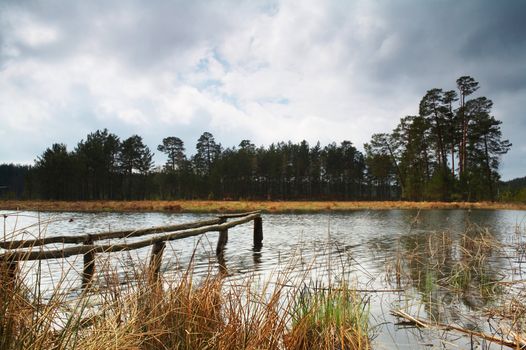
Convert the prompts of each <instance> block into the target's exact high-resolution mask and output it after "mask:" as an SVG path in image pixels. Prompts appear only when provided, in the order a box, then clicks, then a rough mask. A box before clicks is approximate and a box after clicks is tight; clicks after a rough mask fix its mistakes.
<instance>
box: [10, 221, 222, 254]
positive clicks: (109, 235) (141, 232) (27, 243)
mask: <svg viewBox="0 0 526 350" xmlns="http://www.w3.org/2000/svg"><path fill="white" fill-rule="evenodd" d="M219 223H221V219H220V218H214V219H209V220H203V221H197V222H191V223H184V224H177V225H169V226H159V227H151V228H144V229H138V230H123V231H113V232H103V233H98V234H92V235H79V236H54V237H46V238H40V239H32V240H17V241H8V242H0V248H3V249H18V248H31V247H38V246H42V245H46V244H52V243H63V244H76V243H77V244H78V243H83V242H85V241H86V240H88V239H91V240H93V241H100V240H105V239H117V238H131V237H140V236H145V235H149V234H154V233H164V232H174V231H183V230H188V229H193V228H199V227H203V226H210V225H215V224H219Z"/></svg>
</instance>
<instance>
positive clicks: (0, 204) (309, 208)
mask: <svg viewBox="0 0 526 350" xmlns="http://www.w3.org/2000/svg"><path fill="white" fill-rule="evenodd" d="M0 209H2V210H34V211H75V212H105V211H116V212H191V213H210V212H244V211H253V210H261V211H263V212H267V213H288V212H305V213H309V212H313V213H314V212H324V211H351V210H360V209H372V210H386V209H424V210H425V209H512V210H526V204H518V203H500V202H475V203H472V202H404V201H389V202H388V201H384V202H339V201H323V202H317V201H280V202H278V201H201V200H195V201H186V200H184V201H183V200H181V201H150V200H145V201H15V200H3V201H0Z"/></svg>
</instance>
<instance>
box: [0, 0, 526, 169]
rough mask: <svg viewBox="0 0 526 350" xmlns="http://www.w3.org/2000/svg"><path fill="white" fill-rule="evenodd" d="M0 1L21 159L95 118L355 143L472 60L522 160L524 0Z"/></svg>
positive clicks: (134, 127) (6, 116)
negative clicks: (424, 0) (476, 0)
mask: <svg viewBox="0 0 526 350" xmlns="http://www.w3.org/2000/svg"><path fill="white" fill-rule="evenodd" d="M0 6H1V8H0V121H1V123H2V127H1V128H0V135H1V138H0V161H2V162H5V161H15V162H16V161H22V162H30V161H31V160H32V159H34V158H35V157H36V156H37V155H38V154H40V153H41V152H42V151H43V150H44V149H45V148H46V147H48V146H50V144H51V143H52V142H65V143H67V144H68V146H69V147H70V149H71V148H73V147H74V146H75V145H76V143H77V142H78V141H79V140H80V139H82V138H84V137H85V136H86V134H87V133H89V132H91V131H94V130H96V129H99V128H108V129H109V130H110V131H112V132H114V133H116V134H118V135H119V136H121V137H123V138H125V137H128V136H130V135H131V134H139V135H142V136H144V138H145V140H146V142H148V144H149V146H150V148H151V149H155V148H156V145H157V144H158V143H160V141H161V140H162V138H163V137H166V136H171V135H173V136H178V137H180V138H182V139H183V140H184V141H185V143H186V148H187V150H188V151H189V152H192V151H193V148H194V145H195V142H196V140H197V138H198V137H199V135H200V134H201V133H202V132H204V131H210V132H212V133H213V134H214V135H215V137H216V140H218V141H219V142H222V143H223V144H224V145H225V146H233V145H237V144H238V143H239V141H240V140H242V139H247V138H249V139H251V140H252V141H253V142H254V143H256V144H258V145H259V144H265V145H268V144H269V143H272V142H277V141H282V140H289V139H290V140H292V141H301V140H303V139H306V140H307V141H309V142H310V143H315V142H316V141H318V140H320V141H321V142H322V143H328V142H331V141H337V142H340V141H342V140H351V141H352V142H353V143H354V144H356V145H358V146H359V147H361V144H362V143H364V142H366V141H368V138H369V137H370V135H371V134H372V133H374V132H387V131H390V130H391V129H392V128H393V127H394V126H395V125H396V124H397V122H398V120H399V118H400V117H402V116H404V115H408V114H415V113H417V109H418V102H419V100H420V98H421V97H422V96H423V95H424V94H425V91H426V90H428V89H431V88H434V87H440V88H444V89H454V88H455V80H456V78H458V77H459V76H461V75H466V74H468V75H472V76H474V77H475V78H476V79H478V80H479V81H480V82H481V85H482V88H481V89H480V91H479V92H480V94H484V95H486V96H488V97H489V98H492V99H493V100H494V102H495V112H496V113H495V114H496V116H497V117H498V118H500V119H502V120H504V122H505V124H504V125H503V130H504V131H505V137H509V138H510V139H511V140H512V142H514V149H513V151H512V152H511V153H510V156H506V157H505V159H504V167H503V172H504V177H505V178H509V177H513V176H522V175H524V174H523V171H524V164H522V163H520V162H519V161H517V160H518V159H519V158H521V157H523V158H524V155H525V154H524V144H525V143H524V142H523V141H522V138H521V137H519V133H520V132H524V128H525V126H524V123H521V120H522V119H521V115H520V109H521V107H519V106H521V101H524V100H525V99H526V92H525V91H526V89H525V83H526V76H525V74H526V71H524V69H522V68H521V65H522V62H524V60H525V59H526V57H525V55H526V45H525V39H524V35H523V33H524V32H526V28H525V26H526V24H524V21H522V18H521V14H522V13H524V9H525V8H526V4H523V3H522V2H506V3H495V2H492V1H479V2H462V3H459V2H456V1H452V0H448V1H435V2H421V1H409V0H406V1H401V2H389V1H378V2H371V1H365V0H363V1H360V0H356V1H331V2H320V1H313V0H307V1H297V0H287V1H280V2H274V1H250V2H245V1H224V2H212V3H210V2H189V1H182V0H181V1H156V2H153V3H148V5H145V3H144V2H142V1H139V0H135V1H127V2H109V3H108V2H105V1H102V0H95V1H89V2H73V1H59V0H51V1H47V2H46V3H45V4H44V3H42V2H39V1H16V2H15V1H6V2H4V3H3V4H2V5H0ZM20 140H23V142H20ZM15 144H16V145H17V146H16V147H13V145H15ZM156 160H157V162H159V163H160V162H163V159H162V157H160V156H159V157H158V158H156ZM510 160H512V161H510Z"/></svg>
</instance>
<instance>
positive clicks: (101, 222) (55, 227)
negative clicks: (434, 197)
mask: <svg viewBox="0 0 526 350" xmlns="http://www.w3.org/2000/svg"><path fill="white" fill-rule="evenodd" d="M0 214H5V215H7V216H4V219H3V223H2V224H3V230H2V232H3V234H4V238H5V239H7V240H9V239H13V238H14V239H21V238H25V239H30V238H35V237H39V236H40V237H46V236H54V235H78V234H86V233H96V232H104V231H112V230H121V229H134V228H145V227H152V226H161V225H168V224H176V223H183V222H191V221H196V220H203V219H206V218H211V217H213V215H212V214H170V213H39V214H37V213H34V212H20V213H11V212H6V211H3V212H2V211H0ZM262 217H263V233H264V241H263V247H262V248H261V249H257V250H254V249H253V246H252V239H253V238H252V224H251V223H249V224H244V225H241V226H238V227H235V228H233V229H231V230H229V241H228V244H227V246H226V250H225V254H224V256H225V265H226V267H227V270H228V273H229V276H230V277H229V278H232V279H235V278H242V277H243V276H246V275H249V274H252V275H253V274H256V275H258V276H261V278H262V279H263V280H264V279H268V278H271V276H273V275H274V274H276V272H279V271H281V270H288V271H290V270H291V269H292V270H294V271H295V272H297V273H298V274H300V273H303V272H304V271H308V273H309V274H310V278H312V279H314V280H321V281H331V280H338V279H342V278H345V279H349V280H350V281H352V283H353V285H355V286H356V287H357V288H359V289H364V290H368V291H370V292H367V293H366V295H367V297H369V298H370V305H371V324H372V325H373V326H376V332H375V333H376V338H375V348H378V349H392V348H399V349H415V348H422V349H424V348H429V347H440V348H452V349H453V348H458V347H460V348H470V347H471V346H472V345H473V347H474V348H475V347H479V348H480V347H482V348H487V347H488V344H486V343H484V342H482V341H479V340H474V343H473V344H472V341H471V340H470V339H469V338H468V337H465V336H461V335H458V334H443V333H442V332H436V331H421V330H418V329H415V328H412V327H404V326H401V325H397V323H398V321H399V320H398V319H396V318H395V317H393V316H391V315H390V313H389V312H390V310H392V309H396V308H403V309H405V310H407V311H408V312H410V313H411V314H412V315H416V316H418V317H422V318H425V319H432V320H435V321H439V322H442V323H454V324H458V325H461V326H463V327H470V328H472V329H475V330H480V331H491V329H488V326H487V322H486V321H487V320H486V319H485V316H484V314H485V312H486V311H487V310H488V309H489V308H491V307H492V306H494V303H495V298H494V297H493V296H494V295H495V294H498V293H500V292H501V291H499V290H491V291H490V292H487V291H486V290H485V286H486V285H487V283H486V281H491V283H492V284H491V286H496V285H497V282H500V281H512V280H520V279H522V264H523V260H526V259H524V256H525V253H524V251H522V250H521V247H523V246H524V236H525V231H526V230H525V229H524V221H525V220H526V213H525V212H524V211H511V210H473V211H470V210H426V211H417V210H377V211H374V210H357V211H352V212H346V213H320V214H264V215H263V216H262ZM474 227H475V229H474ZM475 231H476V232H480V231H483V232H487V233H489V234H490V236H491V238H492V239H494V242H496V243H498V244H499V248H498V249H497V248H496V247H495V248H494V247H489V248H488V247H486V248H484V249H485V250H483V251H480V247H479V246H477V247H478V248H477V249H479V251H480V254H482V255H476V257H475V256H474V255H470V254H468V253H467V250H466V249H472V250H473V249H474V248H473V247H472V246H468V244H469V242H468V241H466V239H465V236H463V235H464V233H466V232H475ZM217 236H218V234H217V233H215V232H213V233H208V234H206V235H203V236H201V237H192V238H187V239H184V240H178V241H173V242H170V243H169V244H168V246H167V249H166V250H165V253H164V256H163V266H162V271H163V273H164V275H165V276H169V275H170V274H174V273H175V272H176V271H178V270H184V269H186V268H187V267H188V265H189V263H190V260H191V259H194V263H195V273H196V274H197V275H199V274H206V273H209V271H210V268H211V266H212V268H213V269H216V268H217V267H218V263H217V259H216V257H215V245H216V241H217ZM137 239H141V238H137ZM133 240H135V239H128V241H130V242H131V241H133ZM110 243H111V242H110ZM496 243H495V244H496ZM472 245H473V244H472ZM61 247H62V245H56V248H61ZM148 255H149V248H144V249H139V250H137V251H132V252H126V253H116V254H112V256H111V257H110V261H111V262H114V263H115V264H116V265H118V266H119V268H118V273H119V274H122V275H123V276H124V275H125V274H126V273H127V272H128V270H130V271H132V270H133V264H134V263H136V262H137V261H147V258H148ZM476 259H478V260H476ZM481 259H483V265H481V264H480V260H481ZM461 263H463V264H461ZM396 264H399V266H400V269H399V270H397V269H396ZM459 266H470V269H471V266H473V271H474V272H473V273H472V274H470V281H469V285H468V286H467V287H465V288H462V290H461V291H460V292H459V291H458V290H457V291H452V289H454V288H452V287H451V285H452V284H453V285H454V286H455V285H457V284H458V283H460V282H458V281H457V280H455V279H453V278H452V277H451V276H457V275H458V274H457V269H458V267H459ZM35 267H36V263H31V264H29V263H26V266H24V268H25V269H26V271H27V270H31V269H35ZM39 267H40V268H41V269H42V270H41V271H42V281H41V283H42V284H43V285H44V286H46V285H47V286H53V285H54V284H56V283H57V281H60V280H61V274H62V272H63V271H66V270H67V271H68V277H67V278H66V280H67V281H69V282H68V283H64V284H65V285H67V286H68V288H69V290H70V292H71V293H75V292H78V286H79V279H78V273H77V272H78V271H81V270H82V257H71V258H68V259H56V260H49V261H47V262H46V264H44V266H43V267H42V265H40V266H39ZM475 267H478V268H477V269H475ZM397 271H398V275H397ZM28 276H30V274H28ZM28 279H29V280H30V281H28V283H31V282H34V281H31V277H28ZM445 281H446V282H445ZM454 283H457V284H454ZM393 289H402V290H403V292H395V291H392V292H389V291H386V290H393ZM486 292H487V295H486V294H485V293H486ZM490 348H500V347H496V346H493V347H490Z"/></svg>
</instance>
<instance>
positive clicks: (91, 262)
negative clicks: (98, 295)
mask: <svg viewBox="0 0 526 350" xmlns="http://www.w3.org/2000/svg"><path fill="white" fill-rule="evenodd" d="M84 245H85V246H91V245H93V239H91V238H88V239H86V240H85V241H84ZM94 273H95V251H94V250H93V249H90V250H89V251H88V252H86V253H84V269H83V270H82V289H83V290H86V288H87V287H89V285H90V284H91V280H92V279H93V275H94Z"/></svg>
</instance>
